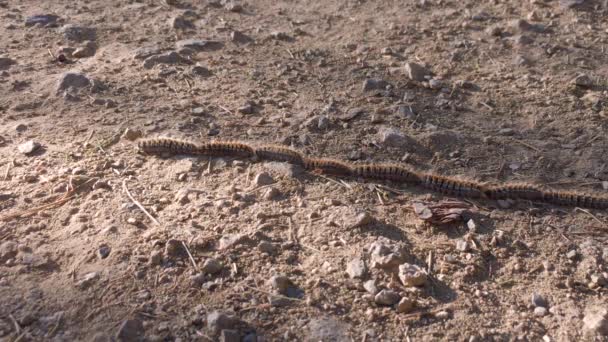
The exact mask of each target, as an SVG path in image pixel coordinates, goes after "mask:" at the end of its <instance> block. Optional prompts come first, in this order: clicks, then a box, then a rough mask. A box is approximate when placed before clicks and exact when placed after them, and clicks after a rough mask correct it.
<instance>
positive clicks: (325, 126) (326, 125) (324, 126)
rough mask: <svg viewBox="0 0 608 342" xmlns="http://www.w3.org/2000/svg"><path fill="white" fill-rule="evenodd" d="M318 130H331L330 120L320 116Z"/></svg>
mask: <svg viewBox="0 0 608 342" xmlns="http://www.w3.org/2000/svg"><path fill="white" fill-rule="evenodd" d="M317 128H318V129H320V130H322V131H324V130H326V129H328V128H329V118H328V117H327V116H320V117H319V120H318V121H317Z"/></svg>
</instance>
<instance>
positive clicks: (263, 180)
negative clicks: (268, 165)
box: [253, 172, 274, 186]
mask: <svg viewBox="0 0 608 342" xmlns="http://www.w3.org/2000/svg"><path fill="white" fill-rule="evenodd" d="M253 182H254V184H255V185H256V186H264V185H270V184H273V183H274V179H272V176H270V174H268V172H260V173H258V174H257V175H256V176H255V178H254V180H253Z"/></svg>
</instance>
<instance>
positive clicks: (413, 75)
mask: <svg viewBox="0 0 608 342" xmlns="http://www.w3.org/2000/svg"><path fill="white" fill-rule="evenodd" d="M405 73H406V74H407V77H409V79H411V80H413V81H417V82H422V81H425V80H426V77H425V76H431V75H432V73H431V72H430V71H429V70H427V69H426V68H425V67H423V66H422V65H420V64H416V63H406V64H405Z"/></svg>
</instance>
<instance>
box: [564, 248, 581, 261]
mask: <svg viewBox="0 0 608 342" xmlns="http://www.w3.org/2000/svg"><path fill="white" fill-rule="evenodd" d="M577 256H578V253H577V252H576V250H574V249H573V250H570V251H569V252H568V253H566V258H568V259H570V260H574V259H576V257H577Z"/></svg>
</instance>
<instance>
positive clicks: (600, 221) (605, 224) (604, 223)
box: [574, 207, 608, 228]
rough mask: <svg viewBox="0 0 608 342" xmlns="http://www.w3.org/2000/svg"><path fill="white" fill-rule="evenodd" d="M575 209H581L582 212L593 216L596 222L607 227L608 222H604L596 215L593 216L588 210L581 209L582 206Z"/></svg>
mask: <svg viewBox="0 0 608 342" xmlns="http://www.w3.org/2000/svg"><path fill="white" fill-rule="evenodd" d="M577 210H578V211H582V212H584V213H586V214H587V215H589V216H591V217H593V218H594V219H595V220H596V221H597V222H599V223H600V224H601V225H602V226H604V228H608V224H607V223H606V222H604V221H602V220H600V219H599V218H597V216H595V215H593V214H592V213H590V212H589V210H587V209H583V208H579V207H576V208H574V211H577Z"/></svg>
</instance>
